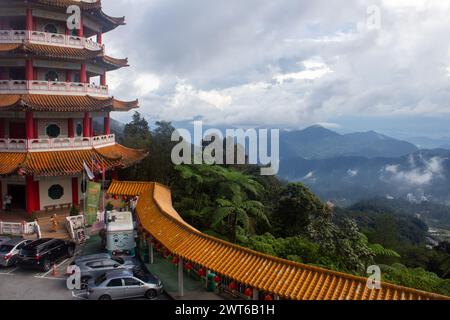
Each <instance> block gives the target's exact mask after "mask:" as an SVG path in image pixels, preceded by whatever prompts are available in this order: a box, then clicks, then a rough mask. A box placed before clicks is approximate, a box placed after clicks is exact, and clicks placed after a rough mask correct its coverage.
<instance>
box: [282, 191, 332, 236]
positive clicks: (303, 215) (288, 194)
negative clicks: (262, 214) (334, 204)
mask: <svg viewBox="0 0 450 320" xmlns="http://www.w3.org/2000/svg"><path fill="white" fill-rule="evenodd" d="M318 215H329V209H328V207H327V206H326V205H324V204H323V203H322V202H321V201H320V199H319V198H318V197H317V196H316V195H315V194H313V193H312V192H311V191H310V190H309V189H308V188H307V187H306V186H305V185H303V184H302V183H289V184H287V185H286V186H284V187H283V188H282V190H281V194H280V198H279V201H278V208H277V210H276V212H275V214H274V217H275V218H276V221H277V226H278V229H277V231H278V234H280V235H282V236H294V235H298V234H305V232H306V228H307V227H308V225H309V224H310V222H311V219H312V218H314V217H315V216H318Z"/></svg>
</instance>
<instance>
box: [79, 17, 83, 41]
mask: <svg viewBox="0 0 450 320" xmlns="http://www.w3.org/2000/svg"><path fill="white" fill-rule="evenodd" d="M78 36H79V37H84V26H83V16H82V15H81V16H80V29H78Z"/></svg>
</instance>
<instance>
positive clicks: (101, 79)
mask: <svg viewBox="0 0 450 320" xmlns="http://www.w3.org/2000/svg"><path fill="white" fill-rule="evenodd" d="M100 85H101V86H106V71H105V73H103V74H102V75H100Z"/></svg>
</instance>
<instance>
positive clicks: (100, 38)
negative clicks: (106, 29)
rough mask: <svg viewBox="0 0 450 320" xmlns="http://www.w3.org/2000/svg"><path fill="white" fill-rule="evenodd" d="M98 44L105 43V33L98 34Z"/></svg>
mask: <svg viewBox="0 0 450 320" xmlns="http://www.w3.org/2000/svg"><path fill="white" fill-rule="evenodd" d="M97 43H98V44H102V43H103V33H102V32H101V31H100V32H97Z"/></svg>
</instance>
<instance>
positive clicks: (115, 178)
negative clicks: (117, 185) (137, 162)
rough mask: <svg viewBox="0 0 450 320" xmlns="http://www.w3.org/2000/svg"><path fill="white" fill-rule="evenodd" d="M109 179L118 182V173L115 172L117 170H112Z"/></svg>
mask: <svg viewBox="0 0 450 320" xmlns="http://www.w3.org/2000/svg"><path fill="white" fill-rule="evenodd" d="M111 179H112V180H119V171H117V169H114V170H113V172H112V173H111Z"/></svg>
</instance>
